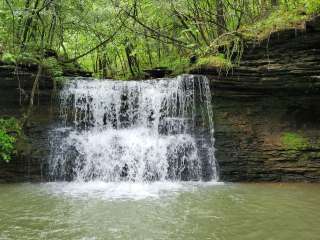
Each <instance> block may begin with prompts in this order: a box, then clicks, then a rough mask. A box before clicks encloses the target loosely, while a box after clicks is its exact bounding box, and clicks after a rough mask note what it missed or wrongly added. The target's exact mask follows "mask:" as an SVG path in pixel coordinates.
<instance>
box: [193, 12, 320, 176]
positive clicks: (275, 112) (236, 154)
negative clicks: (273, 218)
mask: <svg viewBox="0 0 320 240" xmlns="http://www.w3.org/2000/svg"><path fill="white" fill-rule="evenodd" d="M317 24H319V25H317ZM318 26H320V18H315V19H314V20H313V21H310V22H308V23H306V28H305V29H302V30H301V29H299V30H297V29H292V30H286V31H282V32H277V33H273V34H272V35H271V36H270V38H269V39H266V40H265V41H263V42H261V43H259V44H252V43H251V44H248V46H247V49H246V51H245V54H244V56H243V59H242V62H241V64H240V66H239V67H236V68H234V69H233V70H232V71H231V70H230V71H229V72H228V73H226V72H223V71H220V70H219V69H198V70H197V71H196V73H202V74H206V75H208V77H209V78H210V80H211V88H212V89H213V92H214V93H213V94H214V106H215V110H214V114H215V130H216V149H217V152H216V158H217V160H218V163H219V166H220V176H221V179H222V180H224V181H310V182H320V28H319V27H318Z"/></svg>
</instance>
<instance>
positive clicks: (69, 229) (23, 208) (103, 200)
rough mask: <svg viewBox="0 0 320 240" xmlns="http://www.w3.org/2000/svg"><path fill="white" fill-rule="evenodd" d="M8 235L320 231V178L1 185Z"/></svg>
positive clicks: (281, 235) (0, 225)
mask: <svg viewBox="0 0 320 240" xmlns="http://www.w3.org/2000/svg"><path fill="white" fill-rule="evenodd" d="M0 199H1V204H0V239H1V240H2V239H61V240H62V239H184V240H185V239H186V240H188V239H221V240H229V239H230V240H237V239H239V240H240V239H241V240H243V239H248V240H250V239H270V240H272V239H274V240H281V239H285V240H286V239H290V240H295V239H297V240H298V239H299V240H300V239H319V236H320V227H319V223H320V205H319V203H320V185H317V184H215V183H207V184H197V183H166V182H163V183H153V184H138V183H136V184H129V183H103V182H92V183H86V184H84V183H47V184H16V185H0Z"/></svg>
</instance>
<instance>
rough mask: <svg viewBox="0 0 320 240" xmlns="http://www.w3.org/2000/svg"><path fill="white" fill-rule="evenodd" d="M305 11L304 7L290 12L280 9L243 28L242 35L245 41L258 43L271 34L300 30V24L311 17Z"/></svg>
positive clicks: (301, 6)
mask: <svg viewBox="0 0 320 240" xmlns="http://www.w3.org/2000/svg"><path fill="white" fill-rule="evenodd" d="M307 10H308V9H306V8H305V6H304V5H300V7H295V8H294V9H291V10H290V11H288V10H287V9H283V8H282V9H281V8H280V9H278V10H276V11H274V12H272V13H271V14H270V15H269V16H268V17H267V18H264V19H262V20H260V21H257V22H256V23H255V24H252V25H246V26H243V28H242V34H243V36H244V37H245V39H247V40H251V39H256V40H259V41H260V40H263V39H266V38H268V36H269V35H270V34H271V33H272V32H276V31H280V30H285V29H290V28H301V27H302V23H303V22H304V21H305V20H307V19H309V18H310V17H311V16H310V15H308V14H305V13H306V11H307Z"/></svg>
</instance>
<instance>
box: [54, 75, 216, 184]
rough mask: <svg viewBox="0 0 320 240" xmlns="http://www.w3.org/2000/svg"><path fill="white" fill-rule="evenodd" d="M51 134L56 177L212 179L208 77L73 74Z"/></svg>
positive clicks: (106, 179) (138, 179) (129, 179)
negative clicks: (136, 78)
mask: <svg viewBox="0 0 320 240" xmlns="http://www.w3.org/2000/svg"><path fill="white" fill-rule="evenodd" d="M60 101H61V104H60V109H61V117H62V119H63V121H62V122H63V127H57V128H56V129H55V130H54V131H53V132H52V151H51V158H50V164H49V165H50V175H51V177H52V178H53V179H55V180H68V181H70V180H80V181H91V180H100V181H107V182H118V181H132V182H148V181H166V180H177V181H179V180H182V181H190V180H192V181H199V180H204V181H209V180H217V178H218V176H217V171H216V162H215V158H214V147H213V146H214V137H213V130H214V128H213V120H212V117H213V112H212V106H211V93H210V89H209V84H208V80H207V78H205V77H203V76H191V75H184V76H180V77H177V78H173V79H157V80H146V81H111V80H103V81H98V80H92V79H83V78H82V79H74V80H72V81H70V82H69V83H68V84H67V85H66V86H65V87H64V89H63V90H62V91H61V94H60Z"/></svg>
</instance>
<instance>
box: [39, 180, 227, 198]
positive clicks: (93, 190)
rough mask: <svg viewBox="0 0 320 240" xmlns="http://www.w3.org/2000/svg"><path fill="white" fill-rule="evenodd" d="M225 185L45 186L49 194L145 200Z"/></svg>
mask: <svg viewBox="0 0 320 240" xmlns="http://www.w3.org/2000/svg"><path fill="white" fill-rule="evenodd" d="M216 185H223V183H222V182H215V181H210V182H169V181H157V182H149V183H147V182H144V183H143V182H140V183H139V182H138V183H133V182H121V183H119V182H104V181H90V182H56V183H46V184H43V187H44V188H45V190H46V191H47V192H48V193H49V194H53V195H55V196H59V197H61V196H64V197H67V198H78V199H100V200H110V201H112V200H144V199H150V200H152V199H158V198H160V197H170V196H174V195H177V194H179V193H182V192H191V191H194V190H195V189H199V188H201V187H209V186H216Z"/></svg>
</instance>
